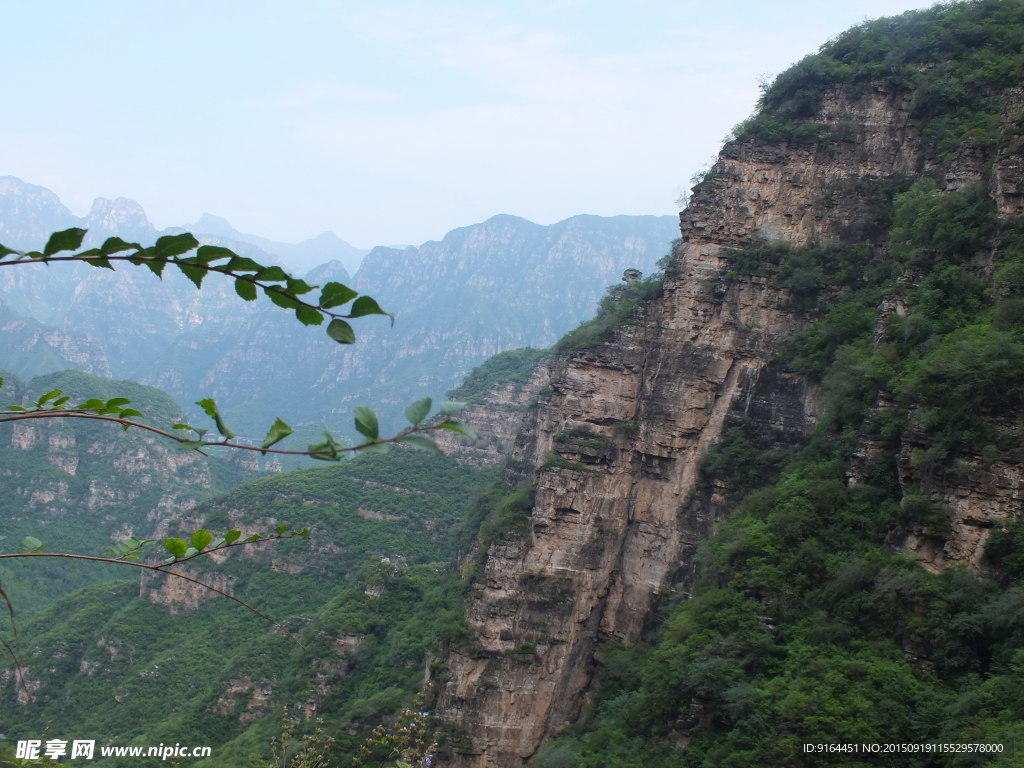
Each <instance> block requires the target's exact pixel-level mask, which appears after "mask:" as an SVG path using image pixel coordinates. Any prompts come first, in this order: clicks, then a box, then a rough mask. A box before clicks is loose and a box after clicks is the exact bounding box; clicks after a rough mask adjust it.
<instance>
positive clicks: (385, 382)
mask: <svg viewBox="0 0 1024 768" xmlns="http://www.w3.org/2000/svg"><path fill="white" fill-rule="evenodd" d="M72 226H81V227H85V228H87V229H89V231H90V234H89V241H90V242H91V241H94V240H99V239H101V238H105V237H107V236H109V235H113V234H116V235H118V236H120V237H123V238H125V239H131V240H137V241H140V242H143V243H148V242H152V241H153V240H154V239H155V238H156V237H157V236H159V234H161V233H159V232H158V231H157V230H156V229H155V228H154V227H153V225H152V224H151V223H150V222H149V221H148V219H147V218H146V215H145V212H144V211H143V209H142V208H141V206H140V205H139V204H138V203H136V202H135V201H132V200H128V199H125V198H118V199H116V200H113V201H111V200H105V199H98V200H97V201H96V202H95V203H94V204H93V206H92V209H91V211H90V212H89V214H88V215H87V216H85V217H75V216H74V215H73V214H72V213H71V212H70V211H69V210H68V209H67V208H66V207H65V206H64V205H63V204H61V202H60V200H59V199H58V198H57V196H56V195H54V194H53V193H52V192H50V191H49V190H47V189H45V188H43V187H39V186H35V185H32V184H28V183H25V182H23V181H21V180H19V179H15V178H13V177H6V178H3V179H0V243H3V244H5V245H8V246H10V247H14V248H29V247H40V246H41V245H42V244H43V243H44V242H45V239H46V237H47V236H48V235H49V234H50V233H51V232H54V231H58V230H61V229H65V228H68V227H72ZM183 229H188V230H191V231H193V232H194V233H195V234H196V235H197V236H199V237H200V238H201V239H202V240H203V241H204V242H210V243H217V244H222V245H226V246H228V247H230V248H232V249H234V250H235V251H237V252H238V253H240V254H243V255H250V256H252V257H253V258H257V259H258V260H261V261H263V262H266V263H282V264H283V265H284V266H286V267H287V268H291V269H293V270H294V271H295V272H297V273H299V274H303V273H306V272H307V271H308V274H309V277H310V281H311V282H316V281H325V280H339V281H342V282H347V283H350V284H351V285H352V286H353V287H354V288H356V289H358V290H359V291H360V292H363V293H368V294H370V295H372V296H373V297H374V298H376V299H377V300H378V301H379V302H380V304H381V305H382V306H383V307H384V308H385V309H387V310H388V311H390V312H393V313H394V314H395V317H396V321H395V325H394V327H393V328H392V327H390V324H389V322H388V320H387V319H386V318H379V317H378V318H367V319H363V320H360V321H358V322H357V323H356V326H355V328H356V333H357V336H358V337H359V341H358V343H357V344H356V345H354V346H352V347H344V348H343V347H340V346H338V345H336V344H333V343H332V342H330V341H329V340H328V339H326V338H325V336H324V334H323V331H322V329H318V328H303V327H301V326H299V325H298V324H297V323H295V322H294V318H292V317H290V313H288V312H286V311H282V310H280V309H278V308H276V307H273V306H272V305H270V304H269V303H268V302H263V301H258V302H254V303H252V304H246V303H243V302H240V301H239V300H238V298H237V296H235V295H234V291H233V289H232V287H231V285H230V282H229V281H217V280H214V279H211V280H209V281H207V283H205V284H204V288H203V290H202V291H201V292H199V291H196V290H195V289H194V287H193V286H192V285H191V284H190V283H189V282H188V281H187V280H185V279H184V278H183V277H181V276H180V275H167V276H166V277H165V278H164V279H163V280H162V281H158V280H156V279H155V278H154V277H153V276H152V275H151V274H149V273H148V272H143V271H142V270H134V269H130V268H127V269H126V268H123V267H122V268H120V269H118V273H119V274H118V275H117V276H112V275H109V274H106V270H97V269H94V268H91V267H88V266H83V265H59V266H55V267H51V268H46V267H18V268H16V269H6V270H3V271H2V272H0V323H2V328H3V329H4V330H5V331H6V332H5V333H4V334H3V339H2V341H0V354H2V355H3V356H4V359H6V360H9V361H11V364H10V367H11V368H13V369H14V370H15V372H16V373H18V374H20V375H22V376H33V375H39V374H42V373H48V372H50V371H53V370H58V369H60V368H77V369H82V370H86V371H89V372H93V373H97V374H100V375H111V376H114V377H116V378H127V379H132V380H135V381H139V382H141V383H145V384H150V385H153V386H157V387H160V388H162V389H164V390H166V391H167V392H169V393H170V394H171V395H172V396H174V397H175V398H176V399H178V401H179V402H181V403H182V404H184V405H186V406H189V404H191V403H192V402H194V401H195V400H197V399H199V398H200V397H209V396H212V397H215V398H216V399H217V400H218V403H219V404H220V405H221V410H222V412H224V414H225V415H226V417H227V418H228V419H229V420H230V422H229V423H231V425H232V426H233V427H234V428H235V429H238V430H241V431H250V432H253V433H259V432H260V431H261V430H265V428H266V426H267V425H268V424H269V422H270V421H272V420H273V418H274V416H276V415H281V416H283V417H285V418H286V419H287V420H289V421H290V422H291V423H293V425H298V424H302V423H314V422H315V423H320V422H321V421H322V420H326V422H327V423H328V424H331V425H333V426H338V425H348V424H349V423H350V416H349V414H350V411H351V407H352V406H354V405H368V404H372V405H373V406H374V407H376V408H378V409H380V410H381V412H382V422H383V423H384V425H385V426H387V427H389V428H394V427H396V426H398V425H400V423H401V421H400V417H399V414H400V413H401V409H402V408H403V407H404V406H405V405H406V404H407V403H408V402H410V401H411V400H413V399H416V398H418V397H422V396H424V395H430V396H433V397H435V398H441V397H443V395H444V392H445V391H447V390H448V389H451V388H452V387H454V386H455V385H457V384H458V382H459V381H460V380H461V378H462V376H464V375H465V374H466V373H467V372H468V371H469V370H470V369H472V368H473V367H474V366H475V365H477V364H479V363H480V362H482V361H483V360H484V359H486V358H487V357H489V356H491V355H493V354H496V353H498V352H501V351H503V350H506V349H512V348H517V347H525V346H534V347H544V346H548V345H550V344H551V343H553V342H554V341H555V340H556V339H557V338H559V337H560V336H561V335H562V334H564V333H565V332H567V331H568V330H570V329H571V328H573V327H574V326H576V325H577V324H578V323H580V322H581V321H583V320H585V319H587V318H589V317H590V316H591V315H592V314H593V311H594V307H595V305H596V303H597V300H598V299H599V298H600V296H601V295H602V293H603V292H604V290H605V288H606V287H607V286H608V285H610V284H613V283H616V282H618V281H619V279H620V277H621V275H622V272H623V270H624V269H626V268H630V267H635V268H638V269H641V270H643V271H645V272H649V271H650V270H652V269H653V268H654V265H655V262H656V261H657V260H658V259H659V258H660V257H661V256H663V255H664V254H665V253H667V251H668V248H669V243H670V241H671V240H672V239H673V238H674V237H675V236H676V234H677V231H678V225H677V221H676V219H675V218H674V217H671V216H662V217H655V216H617V217H611V218H602V217H598V216H576V217H573V218H570V219H567V220H565V221H562V222H559V223H557V224H553V225H551V226H541V225H537V224H534V223H532V222H529V221H527V220H525V219H521V218H518V217H515V216H509V215H500V216H495V217H493V218H491V219H489V220H487V221H485V222H483V223H479V224H474V225H471V226H467V227H463V228H460V229H456V230H454V231H452V232H450V233H449V234H448V235H446V236H445V237H444V238H443V239H442V240H441V241H436V242H428V243H424V244H423V245H421V246H419V247H406V248H392V247H383V246H378V247H376V248H374V249H372V250H371V251H369V252H368V253H366V254H365V256H363V252H362V251H360V250H359V249H356V248H353V247H352V246H350V245H348V244H347V243H345V242H344V241H343V240H341V239H340V238H338V237H337V236H336V235H334V234H333V233H325V234H323V235H321V236H319V237H317V238H313V239H312V240H308V241H305V242H304V243H299V244H282V243H276V242H273V241H271V240H268V239H266V238H261V237H258V236H256V235H249V234H244V233H240V232H238V231H236V230H235V229H234V228H233V227H231V225H230V224H229V223H228V222H227V221H225V220H224V219H222V218H219V217H216V216H213V215H209V214H208V215H204V216H203V217H202V218H201V219H200V220H199V221H198V222H196V223H195V225H193V226H190V227H186V228H183ZM169 231H182V230H181V229H174V230H169ZM313 265H315V266H313ZM356 265H358V270H357V271H356V272H355V273H354V274H352V273H351V272H350V271H349V270H350V269H352V268H354V267H355V266H356ZM307 268H308V269H307Z"/></svg>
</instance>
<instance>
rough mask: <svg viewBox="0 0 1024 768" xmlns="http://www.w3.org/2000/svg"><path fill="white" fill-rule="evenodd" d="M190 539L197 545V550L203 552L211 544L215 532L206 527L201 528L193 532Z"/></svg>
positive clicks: (193, 544)
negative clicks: (212, 532)
mask: <svg viewBox="0 0 1024 768" xmlns="http://www.w3.org/2000/svg"><path fill="white" fill-rule="evenodd" d="M189 541H191V542H192V546H193V547H195V548H196V550H197V551H199V552H202V551H203V550H204V549H206V547H208V546H209V544H210V542H211V541H213V534H211V533H210V532H209V531H208V530H206V529H205V528H200V529H199V530H198V531H196V532H195V533H193V534H192V536H191V537H190V538H189Z"/></svg>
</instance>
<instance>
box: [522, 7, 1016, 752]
mask: <svg viewBox="0 0 1024 768" xmlns="http://www.w3.org/2000/svg"><path fill="white" fill-rule="evenodd" d="M981 40H984V41H985V45H984V46H981V45H979V42H980V41H981ZM1022 43H1024V4H1021V3H1017V2H972V3H962V4H954V5H952V6H943V7H940V8H936V9H933V10H930V11H925V12H920V13H912V14H905V15H904V16H901V17H898V18H897V19H894V20H883V21H882V22H877V23H873V24H868V25H864V26H862V27H859V28H857V29H855V30H853V31H852V32H850V33H846V34H845V35H843V36H841V37H840V38H838V39H837V40H836V41H834V42H833V43H831V44H830V45H829V46H826V48H825V49H824V50H823V51H822V54H821V55H819V56H815V57H811V58H809V59H807V60H805V61H804V62H802V63H801V65H799V66H798V67H797V68H795V69H794V70H792V71H791V72H789V73H787V74H786V75H784V76H782V77H780V78H779V80H777V81H776V84H775V85H774V86H773V87H772V89H771V90H770V91H768V93H767V94H766V96H765V105H764V109H763V111H762V113H761V115H760V116H759V117H757V118H754V119H753V121H751V122H750V123H748V124H747V125H746V126H745V128H744V130H745V131H746V132H747V133H746V135H758V136H760V138H762V139H764V138H780V136H778V135H774V136H773V135H772V133H771V131H772V130H774V128H773V125H774V124H773V122H772V121H775V120H784V121H788V123H787V124H788V125H789V126H791V127H792V126H796V127H799V126H800V125H801V124H802V122H801V121H804V120H806V119H808V118H810V117H811V116H812V115H813V114H814V113H815V111H816V110H817V108H818V103H819V99H820V96H821V93H822V92H823V90H824V89H825V88H827V87H830V86H831V85H832V84H834V83H836V82H842V83H846V84H847V85H848V86H850V87H854V88H860V87H867V86H868V83H869V82H870V81H874V80H878V79H886V78H888V79H889V82H890V83H891V84H893V85H895V86H898V87H902V84H909V85H908V87H910V86H911V85H912V86H913V87H915V88H918V89H919V93H918V95H916V96H915V99H914V102H913V103H914V106H913V109H914V114H915V116H917V117H918V118H919V119H921V120H922V121H923V122H922V124H923V125H924V135H925V138H926V141H927V146H926V151H928V152H932V153H937V154H940V155H941V154H942V153H946V152H948V151H951V150H952V149H955V147H956V146H958V145H959V144H960V143H961V142H963V141H967V140H970V141H972V142H973V143H974V144H975V146H979V145H981V146H985V145H986V142H988V141H989V138H990V137H991V136H993V135H994V134H991V133H988V132H987V131H988V128H986V126H989V127H991V126H990V123H991V119H990V118H991V115H993V114H996V113H998V112H999V111H1000V110H1001V109H1002V103H1001V101H1000V100H999V99H998V98H996V99H994V100H989V97H990V96H992V94H993V92H994V91H998V90H999V89H1002V88H1005V87H1007V86H1008V85H1010V84H1016V82H1017V78H1018V76H1019V74H1020V72H1021V65H1022V63H1024V57H1022V55H1021V53H1020V51H1021V49H1022ZM968 51H969V52H968ZM929 56H933V57H934V61H935V62H936V66H934V67H929V68H921V67H919V66H918V65H919V64H920V63H922V62H925V61H928V60H929V59H928V57H929ZM981 62H988V64H986V65H984V66H982V64H981ZM897 64H898V66H897ZM947 81H948V82H947ZM953 81H956V82H958V83H961V85H962V87H963V88H967V89H972V94H971V95H970V96H969V97H968V98H964V99H960V98H958V97H956V96H954V97H952V98H949V99H945V100H943V101H940V100H939V99H938V94H939V93H940V92H941V91H942V90H943V89H949V88H952V87H953V86H952V85H951V83H952V82H953ZM959 87H961V86H957V88H959ZM920 89H923V90H920ZM954 90H956V89H954ZM974 94H983V95H984V97H983V96H981V95H979V96H977V98H976V97H975V95H974ZM996 95H997V96H998V94H996ZM926 105H930V106H926ZM926 118H927V121H928V122H925V119H926ZM787 130H788V129H787ZM782 138H787V139H789V140H795V139H794V138H793V136H784V137H782ZM988 186H989V185H988V182H987V180H985V181H984V182H983V183H982V184H980V185H978V186H977V187H973V188H965V189H961V190H960V191H950V192H946V191H940V190H939V189H938V188H937V186H936V184H935V183H934V182H933V181H932V180H930V179H927V178H926V179H920V180H917V181H915V182H914V183H910V182H909V181H899V180H896V181H892V182H879V183H877V184H876V185H875V189H874V190H869V189H859V190H857V192H858V194H860V195H861V199H868V198H869V199H870V201H871V205H872V206H873V209H872V210H871V211H870V216H869V219H868V220H866V221H864V222H862V223H861V224H860V225H858V227H854V228H852V229H851V231H850V232H849V233H847V237H845V238H843V239H841V240H839V241H837V242H831V243H827V244H823V245H816V246H813V247H808V248H792V247H789V246H786V245H784V244H778V243H760V244H757V245H755V246H754V247H751V248H749V249H746V250H742V251H737V252H735V253H733V254H732V267H731V272H730V273H729V275H728V276H727V279H731V280H736V279H741V278H743V277H745V276H748V275H758V276H761V277H764V278H766V279H767V280H768V281H769V282H770V283H771V284H773V285H775V286H779V287H785V288H787V289H789V291H790V295H791V301H792V307H793V309H794V310H795V311H798V312H802V313H805V316H806V317H808V318H809V319H810V320H811V322H810V323H809V325H808V326H807V328H806V330H804V331H802V332H800V333H798V334H796V335H795V336H794V337H793V338H792V339H791V341H790V343H789V345H788V346H787V348H786V349H785V351H784V362H785V363H786V364H787V365H788V366H789V367H791V368H792V369H795V370H797V371H799V372H802V373H804V374H805V375H808V376H810V377H812V378H814V379H817V380H818V381H819V382H820V383H821V385H822V388H823V390H824V395H825V405H826V409H825V412H824V413H823V415H822V419H821V422H820V426H819V430H818V432H817V434H816V436H815V437H814V439H813V440H812V441H811V442H810V443H809V444H808V445H804V446H800V447H794V448H793V449H792V450H788V449H781V448H779V447H778V446H775V445H772V443H771V441H770V439H769V437H768V436H766V435H763V434H759V433H758V432H757V431H756V430H753V429H751V428H750V426H749V425H748V424H746V423H744V422H743V420H742V419H734V420H733V421H732V422H731V424H730V426H729V428H728V429H726V430H725V432H724V434H723V436H722V438H721V439H720V440H719V441H718V443H717V444H716V445H715V446H713V448H712V449H711V451H709V453H708V454H707V455H706V457H705V459H704V464H703V467H702V475H703V478H704V481H705V483H707V484H708V485H705V488H704V492H705V493H710V492H711V490H710V489H711V484H713V486H714V488H715V489H722V488H724V489H725V491H726V496H727V499H728V500H729V501H730V502H731V503H732V504H733V505H734V509H733V512H732V513H731V515H730V516H729V518H728V519H727V520H726V521H725V522H724V523H722V525H721V527H720V530H719V532H718V533H717V535H716V536H715V537H714V538H712V539H711V540H709V541H707V542H705V543H704V545H703V546H702V547H701V548H700V555H699V563H700V580H699V583H698V584H697V585H696V588H695V590H694V592H693V594H692V596H691V597H690V599H687V600H682V599H675V598H670V599H668V600H666V603H665V606H664V608H663V610H662V611H661V613H660V617H659V622H658V626H656V627H655V628H654V629H653V630H652V631H651V633H650V634H649V635H648V636H647V637H645V638H644V639H643V640H642V642H640V643H638V644H637V645H635V646H634V647H630V648H617V649H613V650H612V651H611V652H610V653H609V654H608V655H607V658H606V659H604V663H603V666H602V668H601V670H600V678H601V684H600V693H599V696H598V698H597V701H596V702H595V704H594V707H593V709H592V711H590V712H589V713H588V714H587V715H586V717H585V718H584V720H583V721H582V722H581V723H579V724H577V725H576V726H574V727H573V728H572V729H570V730H569V732H567V733H565V734H563V735H562V736H561V737H559V738H556V739H554V740H553V741H552V743H550V744H549V745H548V746H547V748H546V749H545V750H544V751H543V752H542V754H541V755H539V756H538V757H537V758H536V760H535V764H536V765H537V766H541V767H544V768H570V767H571V768H596V767H597V766H601V768H604V767H605V766H609V765H613V766H617V768H632V767H634V766H635V767H636V768H640V766H649V765H659V766H665V767H666V768H699V767H706V768H712V767H716V768H717V766H722V765H729V766H737V767H739V768H755V766H756V767H758V768H759V767H760V766H765V765H786V766H807V768H812V766H819V765H822V764H824V763H823V760H822V756H821V755H815V754H808V753H805V752H804V751H803V745H804V744H806V743H825V744H841V743H883V744H884V743H941V742H947V743H948V742H957V743H975V744H977V743H989V744H998V745H1002V746H1003V749H1004V752H1002V753H988V754H974V755H966V754H956V753H945V754H942V753H930V754H924V753H919V754H904V755H900V756H899V757H898V758H894V757H893V756H891V755H890V756H886V755H872V754H865V753H863V752H861V753H859V754H854V753H850V752H835V753H830V754H829V755H828V759H827V763H828V764H829V765H850V766H868V765H900V766H920V767H921V768H924V767H925V766H927V767H928V768H931V767H932V766H967V765H972V766H973V765H987V766H1000V767H1007V768H1008V767H1009V766H1016V765H1019V764H1020V760H1021V758H1022V755H1024V727H1022V726H1021V723H1022V722H1024V694H1022V691H1024V687H1022V686H1021V683H1022V682H1024V677H1022V670H1024V623H1022V622H1021V620H1020V619H1021V616H1022V606H1024V558H1022V557H1021V556H1020V550H1021V548H1022V547H1024V521H1022V520H1020V519H1016V520H1008V521H1005V522H1002V523H999V524H998V525H997V527H996V528H995V530H994V531H993V533H992V536H991V538H990V540H989V543H988V547H987V550H986V561H985V562H984V563H983V565H984V566H985V568H986V569H988V570H986V571H985V573H986V574H987V575H979V574H978V573H973V572H972V573H968V572H966V571H965V570H962V569H956V568H952V569H948V570H946V571H944V572H941V573H938V574H936V573H932V572H930V571H929V570H926V569H925V568H922V567H921V564H920V563H918V562H916V561H915V560H914V559H913V558H912V557H909V556H907V555H904V554H901V553H900V545H901V543H902V542H903V540H904V538H905V537H906V535H907V534H908V533H909V532H911V531H914V532H916V534H917V535H919V536H924V537H935V540H940V539H939V537H942V536H944V535H946V534H948V533H949V531H950V511H949V509H947V508H946V506H945V504H944V503H943V501H942V499H941V498H940V497H939V496H938V494H936V493H935V490H934V489H935V488H937V487H939V483H937V482H936V481H937V480H941V481H943V482H945V483H946V484H947V485H948V484H949V482H950V481H951V480H955V478H957V477H964V474H963V473H965V472H966V471H967V469H966V465H965V459H967V458H968V454H969V455H970V458H971V460H972V461H974V462H977V460H978V458H981V459H982V460H983V461H984V462H985V464H986V466H991V465H992V464H993V463H995V462H998V461H1000V460H1006V461H1010V462H1019V461H1020V457H1021V448H1020V432H1019V422H1020V417H1021V412H1022V409H1021V403H1022V401H1024V384H1022V382H1024V227H1022V225H1021V222H1020V221H1019V220H1018V219H1016V218H1012V217H1005V216H1004V217H998V216H997V215H996V211H995V208H994V205H993V203H992V201H991V199H990V198H989V196H988V194H987V189H988ZM880 308H881V309H880ZM883 310H884V311H883ZM880 404H881V407H880ZM864 440H870V441H871V445H872V446H873V448H872V452H871V454H870V455H868V456H866V457H865V456H863V455H861V456H859V457H858V460H859V461H861V462H863V465H862V466H860V467H859V469H858V482H856V483H855V484H852V483H850V482H849V478H848V472H849V471H850V467H851V463H852V462H853V460H854V455H853V454H854V452H855V451H856V450H857V448H858V447H859V446H862V445H863V444H864V442H863V441H864ZM909 446H915V450H914V452H913V453H912V454H911V455H910V456H909V461H908V457H907V448H908V447H909ZM901 456H902V458H901ZM900 462H903V463H902V464H900ZM900 469H902V471H903V473H904V474H903V480H902V482H903V483H906V482H907V481H908V476H907V474H906V472H907V471H908V470H910V471H912V472H913V473H915V474H914V475H913V476H914V477H916V478H917V481H918V482H919V483H920V485H919V486H917V487H914V486H911V487H904V485H901V480H900V477H899V470H900Z"/></svg>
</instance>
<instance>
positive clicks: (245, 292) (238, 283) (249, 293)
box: [235, 277, 257, 301]
mask: <svg viewBox="0 0 1024 768" xmlns="http://www.w3.org/2000/svg"><path fill="white" fill-rule="evenodd" d="M235 293H237V294H238V295H239V296H240V297H241V298H243V299H245V300H246V301H256V293H257V291H256V284H255V283H253V282H252V281H251V280H247V279H246V278H244V277H239V278H237V279H236V280H235Z"/></svg>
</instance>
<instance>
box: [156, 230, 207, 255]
mask: <svg viewBox="0 0 1024 768" xmlns="http://www.w3.org/2000/svg"><path fill="white" fill-rule="evenodd" d="M197 245H199V241H198V240H196V238H195V236H194V235H193V234H192V233H191V232H182V233H181V234H180V235H164V236H163V237H160V238H157V241H156V243H155V244H154V245H153V247H152V248H150V250H151V251H152V252H153V253H154V254H156V255H157V256H160V257H162V258H165V259H172V258H174V257H175V256H180V255H181V254H183V253H188V252H189V251H191V250H192V249H193V248H195V247H196V246H197Z"/></svg>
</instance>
